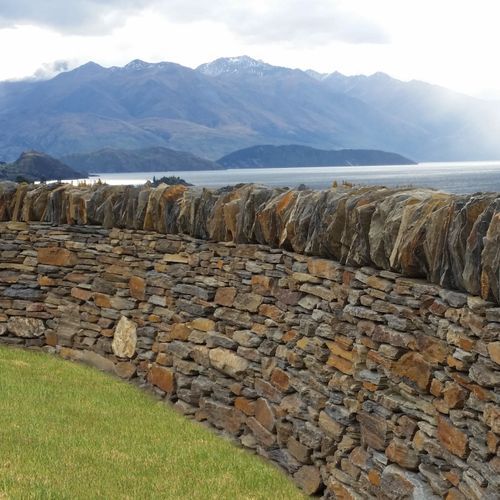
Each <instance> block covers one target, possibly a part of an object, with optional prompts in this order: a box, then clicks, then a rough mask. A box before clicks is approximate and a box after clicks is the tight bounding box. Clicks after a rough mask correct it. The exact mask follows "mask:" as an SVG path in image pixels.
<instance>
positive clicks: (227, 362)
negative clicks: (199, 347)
mask: <svg viewBox="0 0 500 500" xmlns="http://www.w3.org/2000/svg"><path fill="white" fill-rule="evenodd" d="M209 358H210V364H211V365H212V366H213V367H214V368H216V369H217V370H220V371H221V372H224V373H226V374H227V375H229V376H231V377H241V376H243V375H244V373H245V371H246V369H247V368H248V361H247V360H246V359H245V358H242V357H241V356H238V355H237V354H235V353H234V352H233V351H230V350H229V349H224V348H222V347H217V348H215V349H211V350H210V352H209Z"/></svg>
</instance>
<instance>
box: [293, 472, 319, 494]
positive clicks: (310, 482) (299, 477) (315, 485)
mask: <svg viewBox="0 0 500 500" xmlns="http://www.w3.org/2000/svg"><path fill="white" fill-rule="evenodd" d="M293 478H294V479H295V482H296V483H297V484H298V485H299V487H300V488H301V489H302V490H303V491H304V493H305V494H306V495H314V494H315V493H318V491H319V490H320V489H321V487H322V481H321V475H320V473H319V470H318V469H317V468H316V467H313V466H312V465H304V466H303V467H301V468H300V469H299V470H298V471H297V472H296V473H295V474H294V475H293Z"/></svg>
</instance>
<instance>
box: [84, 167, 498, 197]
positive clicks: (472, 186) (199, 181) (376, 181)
mask: <svg viewBox="0 0 500 500" xmlns="http://www.w3.org/2000/svg"><path fill="white" fill-rule="evenodd" d="M164 175H166V176H170V175H176V176H179V177H181V178H183V179H185V180H186V181H187V182H190V183H191V184H194V185H196V186H204V187H210V188H217V187H221V186H227V185H231V184H239V183H250V182H251V183H258V184H265V185H268V186H279V187H281V186H288V187H297V186H298V185H300V184H305V185H307V186H308V187H311V188H314V189H324V188H328V187H330V186H331V185H332V182H334V181H337V182H338V183H341V182H342V181H347V182H352V183H354V184H358V185H359V184H361V185H383V186H388V187H398V186H408V185H411V186H421V187H430V188H434V189H439V190H442V191H447V192H450V193H473V192H477V191H483V192H484V191H498V192H500V161H490V162H449V163H420V164H418V165H401V166H399V165H396V166H395V165H390V166H389V165H384V166H376V167H308V168H247V169H229V170H215V171H214V170H210V171H207V170H205V171H193V172H185V171H182V172H137V173H120V174H97V177H91V179H92V180H97V179H98V178H100V179H101V180H102V181H104V182H106V183H108V184H115V185H116V184H143V183H144V182H146V181H147V180H151V179H152V178H153V176H155V177H156V178H159V177H162V176H164Z"/></svg>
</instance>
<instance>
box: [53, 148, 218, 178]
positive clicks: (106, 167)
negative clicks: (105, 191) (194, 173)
mask: <svg viewBox="0 0 500 500" xmlns="http://www.w3.org/2000/svg"><path fill="white" fill-rule="evenodd" d="M61 160H62V161H64V162H65V163H67V164H68V165H71V166H72V167H73V168H76V169H80V170H84V171H86V172H93V173H95V172H99V173H104V172H169V171H175V170H218V169H221V168H222V167H221V166H220V165H218V164H217V163H215V162H212V161H209V160H205V159H203V158H199V157H198V156H195V155H192V154H191V153H185V152H183V151H175V150H173V149H167V148H162V147H152V148H145V149H135V150H126V149H110V148H108V149H101V150H99V151H95V152H93V153H79V154H73V155H67V156H63V157H62V158H61Z"/></svg>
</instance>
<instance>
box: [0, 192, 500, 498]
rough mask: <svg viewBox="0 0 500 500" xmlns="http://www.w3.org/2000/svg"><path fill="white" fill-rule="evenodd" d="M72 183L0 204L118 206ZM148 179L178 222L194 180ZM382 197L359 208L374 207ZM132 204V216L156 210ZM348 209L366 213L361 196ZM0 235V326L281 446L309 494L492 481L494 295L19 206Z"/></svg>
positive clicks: (11, 208)
mask: <svg viewBox="0 0 500 500" xmlns="http://www.w3.org/2000/svg"><path fill="white" fill-rule="evenodd" d="M44 189H45V190H48V188H41V189H40V192H43V190H44ZM58 189H59V193H60V194H57V192H58ZM121 189H122V188H121ZM259 189H260V188H259ZM259 189H257V188H252V189H250V188H242V190H243V191H241V190H239V191H236V193H239V194H238V196H240V198H239V199H238V200H241V196H242V195H241V193H242V192H244V193H247V194H248V196H249V198H248V199H247V202H246V204H245V205H242V202H241V201H237V202H235V203H234V204H233V205H231V203H229V208H227V207H222V208H221V207H219V208H217V207H218V205H217V203H215V204H214V205H213V207H212V209H211V213H212V214H216V213H217V210H219V209H220V210H223V211H224V210H227V211H229V212H230V213H233V212H232V210H236V209H240V208H241V207H242V206H249V205H251V202H250V201H248V200H250V199H251V198H252V197H257V196H260V195H258V193H259V192H260V193H261V195H262V196H263V197H264V196H268V192H267V191H262V190H260V191H259ZM122 190H123V189H122ZM245 190H246V191H245ZM18 191H19V190H18ZM61 192H62V193H63V194H61ZM71 192H72V190H71V189H68V188H54V190H53V191H52V192H51V193H52V194H51V196H50V197H48V198H46V201H44V202H42V201H40V202H39V203H37V202H36V200H40V199H41V198H40V196H39V194H37V195H36V196H35V194H30V193H31V192H30V193H27V194H26V193H25V194H24V201H20V200H21V198H22V197H21V196H20V195H16V196H18V198H17V200H18V203H14V204H12V203H11V202H9V203H10V204H9V203H7V202H6V200H11V199H13V198H11V197H10V198H9V196H11V195H9V196H7V195H5V191H4V194H3V195H2V196H3V198H2V199H3V203H4V205H3V214H4V216H5V217H7V216H9V217H13V218H23V217H24V218H49V219H51V220H62V219H64V220H68V218H69V219H70V221H71V222H72V223H76V222H89V217H90V216H89V214H94V215H92V217H96V215H95V214H96V213H100V214H104V215H103V217H109V220H108V221H107V222H106V221H105V220H101V221H96V220H94V219H92V222H105V223H106V224H108V223H109V224H111V223H113V224H114V223H116V220H117V218H119V217H121V215H120V214H121V213H122V212H120V211H119V210H118V209H117V208H116V204H113V203H112V202H109V203H110V204H109V205H108V208H106V209H102V210H101V209H97V208H93V209H92V210H90V209H89V207H96V203H95V199H96V197H97V196H98V194H97V193H99V192H100V191H99V190H96V192H95V193H94V194H93V195H92V196H91V197H89V199H88V200H87V201H86V205H85V204H83V203H80V202H77V200H79V199H81V198H78V197H75V198H70V197H69V194H70V193H71ZM77 192H80V191H77ZM155 193H156V194H155ZM158 193H160V194H161V199H162V200H165V201H164V204H163V205H161V204H159V205H158V204H156V205H154V206H156V207H158V206H163V207H164V208H162V209H161V210H160V212H159V213H154V214H151V215H150V216H147V217H145V218H144V222H143V223H141V225H142V226H143V227H144V226H146V227H148V224H149V222H148V223H146V222H147V221H148V220H149V221H153V220H162V221H164V224H165V226H163V227H161V228H159V229H164V230H170V229H171V226H170V224H171V222H172V221H173V220H174V219H173V218H172V217H173V216H172V215H171V214H172V213H174V212H175V211H176V210H179V211H178V212H175V213H177V217H178V218H179V219H178V220H179V222H178V224H184V222H182V221H185V220H186V219H185V218H184V217H185V214H184V213H183V212H182V211H181V208H182V207H184V208H185V207H186V206H190V205H189V204H187V202H185V203H186V204H185V205H183V203H184V202H182V201H179V200H186V199H194V198H193V196H194V194H193V193H191V192H190V191H184V194H183V195H182V196H183V197H181V198H178V197H177V198H172V199H170V198H169V197H170V194H171V193H172V190H170V189H164V190H157V191H152V192H150V193H149V194H148V198H149V199H151V197H153V196H156V195H157V194H158ZM169 193H170V194H169ZM190 193H191V194H190ZM262 193H264V194H262ZM413 193H414V192H413ZM233 194H234V193H233ZM275 194H276V193H275ZM386 194H387V193H386ZM230 195H231V193H229V194H222V193H220V196H230ZM29 196H31V201H30V202H28V201H27V200H28V197H29ZM78 196H80V195H78ZM99 196H101V195H99ZM203 196H208V194H205V195H203ZM277 196H278V199H281V200H282V201H283V200H286V199H287V197H288V196H291V197H297V198H300V196H303V195H302V194H300V193H292V194H285V195H283V196H284V197H283V198H279V196H281V195H277ZM304 196H312V195H311V194H308V193H305V194H304ZM318 196H319V195H318ZM322 196H327V197H328V195H322ZM359 196H371V195H369V194H365V195H359ZM391 196H397V195H395V194H394V195H391ZM401 196H403V197H405V196H407V194H402V195H401ZM412 196H414V195H412ZM426 196H427V195H426ZM429 196H430V197H431V198H432V197H434V196H435V197H436V198H437V199H440V197H442V199H443V200H445V199H446V197H444V195H434V194H429ZM189 197H191V198H189ZM431 198H430V199H431ZM70 199H71V201H68V200H70ZM117 199H118V198H117ZM128 199H129V200H133V199H137V198H134V196H130V197H129V198H128ZM139 199H141V196H139ZM352 199H353V200H354V199H357V198H355V197H354V198H352ZM389 199H392V198H390V197H387V198H386V201H387V200H389ZM47 200H49V202H47ZM50 200H51V201H50ZM54 200H59V201H57V202H56V201H54ZM92 200H94V201H92ZM172 200H173V201H172ZM143 201H144V200H143ZM103 203H104V204H105V203H107V202H103ZM141 203H142V202H141ZM169 203H171V204H170V205H169ZM193 203H194V202H193ZM197 203H198V204H197V205H196V203H195V205H196V206H197V207H198V208H197V210H198V211H196V210H194V209H193V215H192V217H194V219H190V220H192V224H193V225H192V226H191V227H192V228H195V229H196V227H198V226H197V224H199V231H202V229H201V228H202V227H203V228H206V227H207V225H206V224H205V222H203V221H206V220H207V219H206V218H205V219H203V218H202V217H201V216H200V215H199V214H200V213H201V212H200V211H199V210H202V208H201V207H202V204H201V202H197ZM269 203H270V204H271V205H268V206H273V207H274V208H273V209H272V210H271V208H269V211H266V210H262V211H260V212H259V214H260V215H259V216H258V217H261V219H260V220H261V221H262V220H264V218H265V217H269V220H271V221H274V222H272V223H271V222H270V223H269V224H271V226H269V227H272V228H275V230H274V229H273V231H268V232H267V233H266V235H265V238H264V239H266V238H271V237H276V235H277V234H280V235H281V234H282V232H281V231H283V230H285V229H284V228H283V226H282V225H280V224H282V221H284V220H287V221H290V220H294V218H293V217H292V216H289V217H288V216H287V217H285V216H284V215H283V217H282V218H281V219H279V218H278V214H283V213H284V211H286V210H287V207H290V206H293V205H289V204H288V201H283V204H282V205H279V203H278V202H277V200H274V201H273V200H271V201H269ZM276 203H278V205H277V206H276ZM353 203H354V202H353ZM384 203H386V202H385V201H384V202H383V203H382V205H383V204H384ZM387 203H389V202H387ZM391 203H392V201H391ZM429 203H430V202H429ZM436 203H437V202H436ZM419 204H420V205H419ZM139 205H140V203H139ZM382 205H377V204H375V205H372V208H374V210H375V212H376V213H381V212H380V210H382V209H381V208H380V206H382ZM389 205H390V203H389ZM416 205H419V206H426V205H421V202H416ZM85 206H86V207H87V208H86V211H85V210H83V207H85ZM141 206H142V208H140V207H139V206H137V207H136V208H135V210H136V216H135V218H134V219H133V220H136V221H137V220H141V219H140V214H141V213H146V214H147V213H148V210H149V212H151V210H152V208H151V207H150V204H148V203H143V204H142V205H141ZM167 206H168V209H167V208H165V207H167ZM191 206H194V205H191ZM295 206H296V208H297V205H295ZM363 206H364V205H363ZM16 207H17V208H16ZM28 207H31V208H28ZM57 207H59V208H57ZM60 207H63V208H64V210H62V209H61V208H60ZM110 207H114V208H113V209H111V208H110ZM144 207H148V208H147V210H146V209H145V208H144ZM176 207H177V208H176ZM231 207H232V208H231ZM238 207H240V208H238ZM280 207H281V208H280ZM360 207H361V206H360ZM56 208H57V210H56ZM372 208H370V209H367V210H369V211H370V210H372ZM100 210H101V211H100ZM21 213H24V216H23V217H21V215H20V214H21ZM346 213H351V212H346ZM355 213H356V214H357V215H356V217H359V220H364V215H363V214H364V212H363V210H361V208H360V210H358V211H356V210H354V211H353V212H352V214H355ZM16 214H17V217H16ZM63 214H64V215H63ZM183 214H184V215H183ZM266 214H267V215H266ZM28 215H29V217H28ZM233 215H234V214H233ZM393 215H394V217H396V213H394V214H393ZM42 216H43V217H42ZM79 217H80V219H79ZM197 217H199V218H200V220H199V221H197V220H196V218H197ZM218 217H219V216H216V215H214V216H213V219H209V220H211V221H213V225H212V226H210V227H211V228H212V229H211V230H213V231H215V232H214V233H211V234H217V235H219V236H220V233H218V231H221V228H222V227H223V226H222V225H221V224H222V223H221V222H220V221H219V219H218ZM234 217H236V216H234ZM256 217H257V216H256ZM353 217H354V215H353ZM371 217H372V221H373V220H375V215H373V214H372V215H371ZM131 220H132V219H131ZM224 220H225V221H226V223H227V231H230V232H231V234H233V235H236V238H237V239H239V240H241V239H244V237H243V236H241V235H240V234H239V233H238V231H243V228H249V227H250V225H246V223H245V222H244V221H245V220H246V219H245V217H244V216H243V215H242V216H241V218H240V219H237V218H232V219H231V218H230V217H229V216H228V217H227V218H226V219H224ZM235 220H239V221H240V223H238V224H236V225H231V224H233V223H234V221H235ZM252 220H254V222H253V223H252V224H256V223H255V219H252ZM297 220H299V219H297ZM311 220H312V219H311ZM217 221H219V222H217ZM279 221H281V222H279ZM324 222H325V224H328V225H329V224H330V223H331V221H330V220H329V219H325V221H324ZM372 223H373V222H372ZM451 223H452V222H450V224H451ZM272 224H274V225H272ZM315 224H316V223H313V222H311V224H310V229H311V230H313V229H314V227H315ZM182 227H183V226H182ZM253 227H254V228H256V227H262V226H257V225H254V226H253ZM354 227H355V226H353V227H352V229H353V230H354ZM217 228H218V229H217ZM177 229H179V226H178V227H177ZM248 230H250V229H248ZM348 230H349V231H350V230H351V229H349V225H347V226H344V229H343V231H344V232H343V233H342V234H343V235H345V234H347V233H346V231H348ZM196 231H198V229H196ZM196 231H195V230H194V229H193V231H192V232H194V233H196ZM252 231H254V233H252V234H253V235H254V236H255V235H256V234H260V233H258V231H257V229H253V230H252ZM294 231H295V230H294V229H293V224H292V225H288V226H287V227H286V234H287V238H289V239H288V240H286V239H285V240H282V241H281V244H284V245H288V243H286V244H285V241H295V238H296V237H297V238H299V237H300V234H301V233H299V232H294ZM349 234H351V233H349ZM426 234H427V235H430V232H429V231H428V232H427V233H426ZM448 234H450V233H448ZM273 235H274V236H273ZM0 236H1V239H0V342H2V343H7V344H16V345H22V346H26V347H32V348H43V349H45V350H48V351H52V352H57V353H59V354H60V355H61V356H63V357H66V358H69V359H73V360H79V361H82V362H86V363H89V364H91V365H93V366H97V367H98V368H100V369H104V370H108V371H111V372H114V373H116V374H117V375H118V376H120V377H122V378H124V379H131V378H134V379H137V380H138V381H139V382H140V383H143V384H148V385H150V386H152V387H154V388H155V390H156V391H157V392H158V393H159V394H160V395H162V396H164V397H165V398H167V399H169V400H171V401H172V402H173V403H174V404H175V406H176V407H177V408H178V409H179V410H180V411H182V412H183V413H185V414H186V415H189V416H191V417H193V418H195V419H197V420H200V421H207V422H208V423H210V424H211V425H212V426H214V427H217V428H218V429H221V430H223V431H224V432H226V433H228V434H230V435H231V436H233V437H234V438H236V439H238V440H239V441H240V442H241V444H242V445H243V446H246V447H249V448H252V449H255V450H256V451H257V452H258V453H260V454H261V455H263V456H264V457H266V458H268V459H269V460H272V461H274V462H276V463H278V464H280V465H281V466H282V467H283V468H284V469H285V470H286V471H287V472H288V473H289V474H290V475H291V476H293V478H294V480H295V481H296V482H297V483H298V484H299V485H300V486H301V487H302V488H303V489H304V490H305V491H306V492H307V493H309V494H313V493H324V494H325V496H326V497H331V498H341V499H344V498H349V499H351V498H353V499H358V498H363V499H365V498H388V499H401V498H415V499H424V498H425V499H432V498H447V499H450V500H451V499H465V498H467V499H480V498H481V499H482V498H491V499H493V498H498V491H499V488H500V479H499V477H500V474H499V473H500V448H499V441H500V407H499V399H500V341H499V332H500V307H498V306H497V305H496V304H493V303H492V302H488V301H487V300H484V299H482V298H480V297H478V296H474V295H468V294H464V293H460V292H457V291H450V290H447V289H444V288H441V287H439V286H437V285H435V284H431V283H429V282H426V281H423V280H419V279H413V278H407V277H404V276H402V275H400V274H396V273H394V272H391V271H387V270H382V271H381V270H376V269H374V268H372V267H351V266H347V265H343V264H340V263H339V262H336V261H333V260H329V259H321V258H316V257H307V256H304V255H302V254H298V253H292V252H289V251H287V250H281V249H275V248H270V247H269V246H264V245H255V244H235V243H230V242H225V243H224V242H221V243H214V242H207V241H204V240H200V239H195V238H192V237H189V236H181V235H175V234H167V235H165V234H160V233H158V232H151V231H141V230H130V229H112V230H108V229H105V228H102V227H96V226H76V225H75V226H62V225H61V226H54V225H52V224H49V223H45V224H41V223H31V224H25V223H21V222H10V223H1V224H0ZM222 236H224V237H227V236H228V235H227V233H225V234H224V235H222ZM364 237H369V235H368V236H367V235H366V234H365V236H364ZM388 237H389V235H388ZM259 238H260V237H259ZM343 238H344V236H343ZM347 238H348V236H345V239H344V240H343V241H347ZM351 238H352V239H351V240H349V241H351V242H354V241H356V238H355V237H354V236H352V237H351ZM221 239H224V238H221ZM299 239H300V238H299ZM424 240H425V241H428V240H427V239H425V238H424ZM308 241H311V242H314V241H320V240H316V239H314V238H312V239H310V240H308ZM364 241H367V240H364ZM370 241H371V240H370ZM331 242H332V245H333V240H331ZM274 243H276V244H280V241H277V240H275V241H274ZM353 245H354V243H352V244H351V247H350V248H353ZM469 246H470V245H469ZM329 248H335V246H331V247H329ZM339 248H343V249H344V250H345V249H346V248H347V246H345V247H344V246H342V245H341V246H340V247H339ZM358 248H359V247H358ZM353 255H354V254H353ZM418 258H419V259H423V257H422V255H420V256H419V257H418ZM349 259H351V257H349V258H346V260H348V261H350V260H349ZM419 262H423V260H420V261H419Z"/></svg>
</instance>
